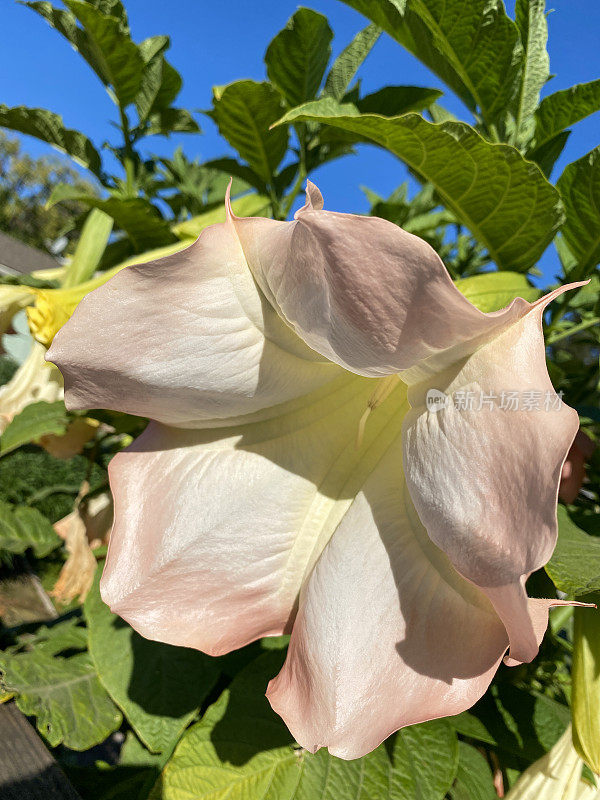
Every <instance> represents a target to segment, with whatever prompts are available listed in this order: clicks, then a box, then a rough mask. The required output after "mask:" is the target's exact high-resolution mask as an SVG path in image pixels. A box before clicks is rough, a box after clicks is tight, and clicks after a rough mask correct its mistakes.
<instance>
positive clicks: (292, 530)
mask: <svg viewBox="0 0 600 800" xmlns="http://www.w3.org/2000/svg"><path fill="white" fill-rule="evenodd" d="M372 390H373V381H371V380H368V379H364V378H357V377H356V376H351V375H347V374H346V375H343V376H342V377H341V378H339V379H338V380H337V381H336V382H335V383H334V384H333V385H332V386H328V387H325V388H323V389H320V390H319V391H317V392H315V393H313V395H312V396H310V397H309V398H307V399H303V400H302V401H293V402H292V403H290V404H288V406H287V407H286V409H285V413H281V414H280V415H279V416H278V417H275V418H273V419H271V420H268V421H266V422H263V423H260V424H253V425H245V426H240V427H237V428H220V429H218V430H213V431H212V432H211V431H191V430H183V429H176V428H168V427H165V426H162V425H157V424H152V423H151V425H150V426H149V428H148V429H147V430H146V432H145V433H144V434H143V435H142V436H141V437H140V438H138V439H137V440H136V442H134V444H133V445H132V446H131V447H130V448H128V450H126V451H124V452H122V453H120V454H118V455H117V456H116V457H115V458H114V459H113V461H112V462H111V465H110V475H111V485H112V489H113V493H114V496H115V526H114V529H113V532H112V534H111V539H110V546H109V553H108V558H107V564H106V568H105V572H104V576H103V579H102V594H103V598H104V600H105V601H106V602H107V603H108V604H109V605H110V606H111V608H112V609H113V611H115V612H116V613H118V614H120V615H121V616H122V617H124V618H125V619H126V620H127V621H128V622H130V623H131V624H132V625H133V627H134V628H136V630H138V631H139V632H140V633H141V634H142V635H144V636H146V637H147V638H151V639H157V640H159V641H164V642H168V643H171V644H177V645H185V646H188V647H196V648H198V649H200V650H204V651H205V652H208V653H212V654H219V653H224V652H227V651H229V650H232V649H234V648H236V647H241V646H243V645H245V644H247V643H248V642H250V641H252V640H254V639H256V638H258V637H261V636H267V635H269V634H278V633H282V632H284V631H287V630H288V629H289V623H290V622H291V620H292V619H293V616H294V614H295V608H296V602H297V596H298V591H299V589H300V586H301V584H302V583H303V581H304V579H305V576H306V575H307V574H308V573H309V572H310V570H311V568H312V566H313V564H314V562H315V560H316V559H317V558H318V556H319V554H320V552H321V551H322V549H323V547H324V546H325V544H326V542H327V541H328V539H329V538H330V536H331V535H332V533H333V531H334V530H335V528H336V526H337V525H338V523H339V521H340V519H341V518H342V517H343V515H344V513H345V511H346V510H347V508H348V507H349V505H350V504H351V502H352V498H353V497H354V496H355V494H356V491H357V486H360V481H361V480H364V476H365V474H368V471H369V470H370V469H372V463H373V459H376V458H377V457H378V455H377V454H378V453H379V451H380V449H381V448H382V447H384V446H385V442H386V441H387V440H388V439H387V437H388V436H391V435H394V433H395V435H396V436H398V435H399V433H400V428H401V424H402V415H403V414H402V412H401V411H399V408H400V406H401V404H402V403H403V402H405V393H404V390H403V389H401V388H399V389H397V391H396V393H395V395H394V396H392V397H390V398H389V400H388V403H387V405H386V407H385V408H384V407H382V408H381V409H380V410H378V413H377V414H374V415H373V419H372V421H371V425H370V427H369V431H368V432H367V434H366V436H365V441H364V444H363V447H362V448H361V449H360V450H358V449H357V448H356V446H355V439H356V431H357V428H358V421H359V419H360V416H361V414H362V413H363V411H364V409H365V408H366V407H367V401H368V398H369V396H370V394H371V392H372Z"/></svg>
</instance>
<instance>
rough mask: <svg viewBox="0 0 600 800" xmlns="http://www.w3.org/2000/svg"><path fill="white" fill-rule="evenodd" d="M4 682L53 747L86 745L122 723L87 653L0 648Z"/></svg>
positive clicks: (74, 747) (96, 741)
mask: <svg viewBox="0 0 600 800" xmlns="http://www.w3.org/2000/svg"><path fill="white" fill-rule="evenodd" d="M0 671H1V672H2V684H3V687H4V689H5V690H6V691H9V692H14V693H15V694H16V703H17V705H18V707H19V708H20V709H21V711H22V712H23V713H24V714H25V715H27V716H29V717H35V718H36V722H37V728H38V730H39V732H40V733H41V734H42V735H43V736H44V737H45V739H46V740H47V741H48V743H49V744H50V745H51V746H52V747H56V746H57V745H59V744H64V745H65V746H66V747H69V748H71V749H72V750H88V749H89V748H90V747H93V746H94V745H97V744H100V742H103V741H104V740H105V739H106V737H107V736H108V735H109V734H110V733H112V732H113V731H114V730H116V729H117V728H118V727H119V726H120V724H121V714H120V712H119V710H118V708H117V707H116V706H115V704H114V703H113V702H112V700H111V699H110V697H109V696H108V694H107V693H106V692H105V690H104V689H103V688H102V686H101V684H100V681H99V680H98V676H97V675H96V670H95V668H94V666H93V664H92V662H91V660H90V657H89V655H88V654H87V653H77V654H75V655H72V656H70V657H68V658H63V657H57V656H55V655H53V654H52V653H49V652H46V651H44V650H42V649H36V648H34V649H33V650H32V651H30V652H24V653H17V654H15V655H11V654H7V653H4V654H0Z"/></svg>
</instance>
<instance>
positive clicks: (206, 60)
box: [0, 0, 600, 277]
mask: <svg viewBox="0 0 600 800" xmlns="http://www.w3.org/2000/svg"><path fill="white" fill-rule="evenodd" d="M124 2H125V5H126V8H127V10H128V13H129V18H130V24H131V28H132V32H133V37H134V39H135V40H136V41H140V40H141V39H144V38H145V37H147V36H151V35H156V34H168V35H169V36H170V37H171V43H172V46H171V50H170V53H169V58H170V60H171V62H172V63H173V65H174V66H175V67H176V68H177V69H178V70H179V71H180V73H181V75H182V76H183V79H184V86H183V90H182V93H181V95H180V99H179V101H178V102H179V105H182V106H184V107H186V108H189V109H203V108H208V107H209V106H210V98H211V88H212V86H213V85H216V84H225V83H229V82H231V81H233V80H237V79H240V78H253V79H255V80H261V79H263V78H264V74H265V73H264V65H263V61H262V57H263V54H264V51H265V49H266V46H267V45H268V43H269V41H270V40H271V38H272V37H273V36H274V34H275V33H276V32H277V31H278V30H280V29H281V28H282V27H283V26H284V25H285V22H286V20H287V19H288V18H289V17H290V16H291V14H293V13H294V11H295V9H296V8H297V7H298V3H297V2H294V1H293V0H254V2H248V0H222V2H214V0H124ZM55 4H56V5H60V0H56V3H55ZM303 5H307V6H309V7H311V8H314V9H315V10H317V11H320V12H321V13H323V14H325V15H326V16H327V17H328V18H329V21H330V24H331V27H332V28H333V31H334V35H335V38H334V42H333V50H334V56H335V55H336V54H337V53H338V52H339V51H340V50H341V49H343V47H344V46H345V45H346V44H347V43H348V41H349V40H350V39H351V38H352V37H353V36H354V34H355V33H356V32H357V31H358V30H359V29H360V28H362V27H363V26H364V25H365V19H364V18H363V17H362V16H361V15H360V14H358V13H357V12H355V11H353V10H352V9H350V8H349V7H348V6H346V5H345V4H344V3H342V2H339V0H307V1H306V2H305V3H303ZM513 5H514V3H512V2H509V3H508V8H509V11H510V12H512V6H513ZM549 6H550V7H551V8H553V9H554V10H553V11H552V13H551V14H550V16H549V28H550V38H549V48H548V49H549V52H550V66H551V72H552V73H554V74H555V77H554V78H553V79H552V80H551V81H550V82H549V84H547V87H546V89H545V92H546V93H551V92H554V91H557V90H558V89H564V88H567V87H569V86H571V85H573V84H574V83H580V82H585V81H589V80H593V79H595V78H598V77H600V69H599V66H600V59H599V56H598V52H599V51H598V31H599V30H600V3H598V2H595V0H555V2H553V3H549ZM1 19H2V33H3V36H2V39H3V42H2V51H1V54H0V85H1V86H2V93H1V96H0V102H3V103H6V104H7V105H27V106H39V107H44V108H49V109H51V110H52V111H55V112H57V113H60V114H62V116H63V118H64V121H65V124H66V125H67V126H68V127H72V128H78V129H80V130H82V131H83V132H84V133H86V134H87V135H88V136H89V137H90V138H91V139H92V140H93V141H94V142H96V143H97V144H100V143H101V142H102V141H103V140H104V139H107V138H108V137H111V136H113V138H114V135H113V129H112V127H111V125H110V120H111V119H113V120H114V119H115V118H116V114H115V107H114V106H113V104H112V103H111V101H110V99H109V97H108V95H107V94H106V92H105V91H104V89H103V87H102V85H101V84H100V83H99V81H98V79H97V78H96V76H95V75H94V74H93V73H92V72H91V70H89V69H88V68H87V65H85V63H84V62H83V61H82V59H81V58H80V57H79V56H78V55H77V54H76V53H75V52H74V51H72V50H71V48H70V47H69V46H68V45H67V44H66V42H65V41H64V40H63V39H62V37H61V36H60V35H59V34H57V33H56V32H55V31H53V30H52V29H50V28H49V26H48V25H47V24H46V23H45V22H44V21H43V20H42V19H41V18H39V17H38V16H37V15H36V14H34V12H32V11H31V10H29V9H28V8H25V7H23V6H20V5H18V4H17V3H16V2H13V0H3V2H2V16H1ZM359 74H360V77H361V78H362V83H363V91H364V92H369V91H375V90H376V89H379V88H381V87H382V86H384V85H386V84H393V83H395V84H415V85H421V86H432V87H438V88H440V89H444V88H445V87H444V86H443V84H441V82H440V81H439V80H438V79H437V78H436V77H435V76H434V75H432V74H431V73H430V72H429V71H428V70H427V69H426V68H425V67H422V66H421V65H420V64H419V62H417V61H416V59H414V58H413V57H412V56H411V55H410V54H408V53H406V52H405V51H404V50H403V49H402V48H401V47H400V46H399V45H398V44H396V43H395V42H394V41H393V40H391V39H390V38H389V37H387V36H385V35H384V36H383V37H382V38H381V39H380V40H379V42H378V44H377V45H376V47H375V48H374V50H373V52H372V53H371V54H370V56H369V58H368V59H367V61H366V62H365V64H364V65H363V67H362V69H361V71H360V73H359ZM442 102H443V103H444V104H445V105H446V106H447V107H448V108H450V109H451V110H452V111H453V112H454V113H455V114H457V116H459V117H461V118H463V119H466V120H468V119H469V116H468V112H467V111H466V109H464V107H462V105H461V103H460V102H459V101H456V100H455V99H454V98H453V97H452V95H450V94H449V93H448V94H447V96H446V97H445V98H443V100H442ZM599 118H600V115H597V116H596V117H591V118H588V119H587V120H584V121H583V122H581V123H579V125H577V126H576V127H575V129H574V131H573V133H572V135H571V138H570V140H569V142H568V144H567V147H566V150H565V152H564V153H563V155H562V157H561V159H560V161H559V163H558V165H557V168H556V171H555V173H554V176H553V177H554V179H555V178H556V177H557V176H558V175H559V174H560V171H561V170H562V168H563V167H564V166H565V165H566V164H568V163H569V162H570V161H573V160H575V159H576V158H579V157H580V156H581V155H583V154H584V153H586V152H588V151H589V150H591V149H592V148H593V147H594V146H596V145H597V144H598V143H599V141H600V135H599V134H600V125H599V121H600V120H599ZM200 124H201V126H202V129H203V131H204V135H202V136H185V135H180V136H177V137H171V139H169V140H165V139H158V138H154V139H151V140H149V148H148V149H149V150H151V151H152V152H154V153H159V154H164V155H168V154H169V153H171V152H172V151H173V149H174V148H175V147H176V146H177V145H180V144H181V145H182V146H183V148H184V150H185V152H186V153H187V155H188V156H190V157H199V158H201V159H209V158H214V157H216V156H219V155H223V154H226V153H227V152H228V147H227V144H226V142H224V140H222V139H221V138H220V137H219V135H218V132H217V130H216V128H215V126H214V124H213V123H212V121H211V120H210V119H208V118H207V117H201V118H200ZM25 147H26V149H27V150H28V151H29V152H31V153H34V154H40V153H43V152H48V151H50V148H47V147H45V146H44V145H43V144H40V143H38V142H36V141H35V140H33V139H30V138H26V139H25ZM405 175H406V173H405V170H404V168H403V166H402V164H401V163H400V162H399V161H398V160H397V159H395V158H394V157H393V156H391V155H389V154H386V153H384V152H383V151H381V150H379V149H377V148H375V147H370V146H363V147H361V148H360V149H359V153H358V155H356V156H348V157H346V158H344V159H341V160H339V161H337V162H334V163H333V164H331V165H327V166H325V167H322V168H321V169H320V170H319V171H318V172H316V173H314V175H313V177H314V179H315V180H316V182H317V183H318V184H319V186H320V188H321V190H322V191H323V194H324V196H325V202H326V205H327V207H329V208H332V209H336V210H340V211H342V210H343V211H355V212H360V211H364V210H366V208H367V203H366V200H365V198H364V195H363V194H362V192H361V191H360V188H359V187H360V186H361V185H366V186H368V187H369V188H371V189H373V190H375V191H377V192H379V193H380V194H382V195H387V194H389V193H390V192H391V191H392V190H393V189H394V188H395V187H396V186H397V185H398V184H399V183H401V182H402V181H403V180H404V179H405ZM556 264H557V261H556V257H555V255H554V252H553V250H552V248H550V249H549V251H548V252H547V254H546V255H545V256H544V257H543V260H542V262H541V264H540V267H541V268H542V270H543V272H544V274H545V275H546V276H548V277H550V276H551V275H552V274H553V272H554V271H555V269H556Z"/></svg>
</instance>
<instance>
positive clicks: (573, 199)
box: [556, 147, 600, 280]
mask: <svg viewBox="0 0 600 800" xmlns="http://www.w3.org/2000/svg"><path fill="white" fill-rule="evenodd" d="M556 185H557V187H558V189H559V191H560V193H561V195H562V199H563V202H564V204H565V209H566V211H567V220H566V222H565V224H564V225H563V229H562V234H563V236H564V237H565V239H566V242H567V244H568V246H569V249H570V251H571V253H572V254H573V255H574V256H575V258H576V259H577V262H578V263H577V267H576V268H575V269H574V270H573V271H572V272H570V273H569V277H570V278H571V279H572V280H576V279H577V278H580V277H587V276H588V273H589V272H591V270H592V269H593V268H594V267H595V266H596V264H598V262H600V147H595V148H594V149H593V150H592V151H591V152H590V153H587V155H585V156H583V158H580V159H578V160H577V161H574V162H573V163H572V164H569V165H568V166H567V167H565V171H564V172H563V174H562V175H561V176H560V178H559V179H558V183H557V184H556Z"/></svg>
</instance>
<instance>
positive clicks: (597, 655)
mask: <svg viewBox="0 0 600 800" xmlns="http://www.w3.org/2000/svg"><path fill="white" fill-rule="evenodd" d="M586 600H588V601H589V602H594V603H596V604H598V603H600V595H599V594H593V595H590V596H588V597H586ZM571 709H572V713H573V744H574V746H575V749H576V750H577V752H578V753H579V755H580V756H581V758H583V760H584V761H585V763H586V764H587V765H588V767H589V768H590V769H591V770H592V771H593V772H595V773H600V612H599V611H598V609H597V608H576V609H575V611H574V630H573V687H572V694H571Z"/></svg>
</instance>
